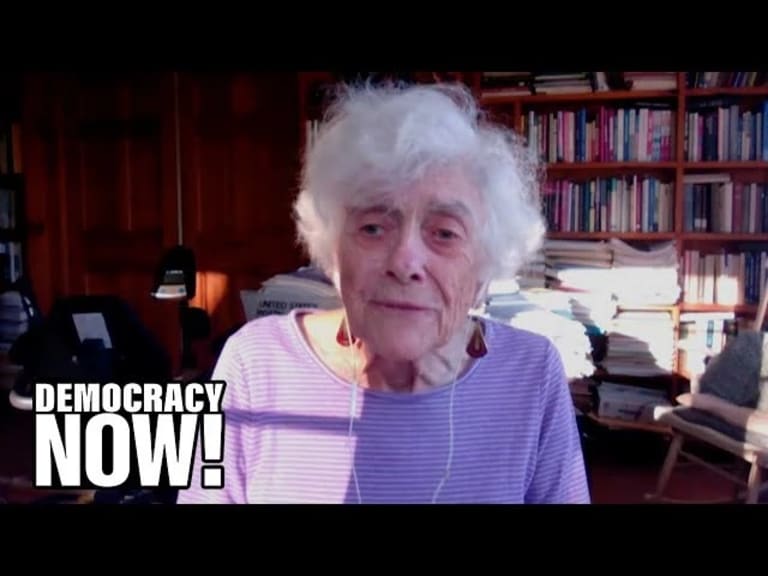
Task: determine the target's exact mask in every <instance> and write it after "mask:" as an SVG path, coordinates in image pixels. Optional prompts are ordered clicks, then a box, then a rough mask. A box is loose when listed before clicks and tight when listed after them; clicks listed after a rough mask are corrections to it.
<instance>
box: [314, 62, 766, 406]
mask: <svg viewBox="0 0 768 576" xmlns="http://www.w3.org/2000/svg"><path fill="white" fill-rule="evenodd" d="M313 74H314V76H312V75H309V74H307V75H302V81H301V82H300V85H301V90H302V100H301V101H302V130H303V132H304V134H309V133H311V131H308V129H307V126H308V123H309V122H311V120H312V119H313V118H318V117H319V114H321V111H322V106H323V104H322V98H321V97H319V96H318V92H317V91H314V92H313V89H311V88H310V86H314V88H317V87H318V86H324V87H326V88H327V87H329V86H332V85H333V83H334V82H335V81H338V80H340V79H343V78H342V77H341V76H340V75H338V74H335V73H332V72H327V73H313ZM420 74H421V76H419V73H415V74H414V76H419V77H420V78H421V79H422V80H423V79H425V78H426V81H434V80H435V79H448V80H451V81H458V82H463V83H465V84H466V85H467V86H469V87H470V88H471V89H472V91H473V93H474V94H475V95H476V96H477V98H478V99H479V101H480V103H481V104H482V106H483V108H484V109H485V110H486V111H487V113H488V114H489V115H490V117H491V118H493V119H495V120H498V121H501V122H504V123H505V124H507V125H509V126H510V127H512V128H514V129H515V130H516V131H517V132H518V133H520V134H522V135H523V136H524V137H525V138H526V139H527V141H528V143H529V145H530V146H531V147H533V148H534V150H536V151H537V152H538V153H539V156H540V158H541V159H542V160H543V161H544V163H545V167H546V171H545V173H546V184H545V194H544V197H543V204H544V205H543V209H544V211H545V214H546V216H547V220H548V225H549V233H548V237H549V238H550V239H552V240H563V241H570V240H572V241H592V242H604V243H606V244H611V243H616V242H620V243H621V244H622V245H626V246H631V247H635V248H637V249H638V250H645V251H648V250H653V249H656V248H661V247H669V246H671V247H672V248H671V250H672V252H671V257H670V258H671V260H672V262H673V264H674V284H675V288H676V289H677V291H678V292H677V293H674V292H671V293H670V296H669V298H667V299H666V300H665V299H664V298H661V300H659V299H657V301H654V302H650V303H647V304H646V305H645V306H643V305H641V304H638V303H637V302H633V303H631V304H630V305H627V306H622V305H621V300H620V306H619V308H620V309H622V308H624V309H625V310H626V311H627V312H629V313H633V314H634V313H637V312H640V311H642V310H646V311H647V312H649V313H651V314H655V315H657V316H658V314H659V313H660V311H663V313H664V314H666V315H668V319H669V321H670V322H671V323H672V325H673V334H672V342H671V345H672V347H673V350H674V352H673V355H672V358H671V363H670V364H669V365H665V368H668V370H662V371H654V370H651V371H649V372H648V373H647V374H644V373H643V372H642V370H637V369H633V370H627V372H626V373H622V370H621V369H620V368H617V369H616V370H614V371H613V372H608V373H607V374H603V375H602V376H601V377H605V378H612V377H616V378H617V379H625V380H629V381H635V380H637V379H640V380H644V379H647V380H648V381H653V382H655V383H658V382H662V383H663V384H664V385H665V386H668V387H669V391H670V397H674V396H675V395H676V394H678V393H679V392H680V391H682V389H683V388H684V387H685V386H686V385H687V383H688V381H689V379H690V378H691V377H692V375H694V374H695V373H696V372H697V370H700V369H701V366H702V362H703V358H704V357H705V356H706V354H710V355H711V354H712V353H716V351H717V349H718V347H719V346H720V347H721V346H722V345H723V344H724V342H725V337H726V336H725V335H726V334H727V333H728V332H729V331H730V330H731V329H732V328H733V327H734V326H735V325H737V324H739V323H740V322H741V321H748V320H749V319H750V318H751V317H753V316H754V314H755V312H756V307H757V303H758V302H759V299H760V295H761V291H762V290H763V289H764V288H763V287H764V286H765V281H766V273H765V269H766V264H768V83H767V81H768V73H765V72H728V73H722V72H720V73H718V72H699V73H696V72H691V73H689V72H679V71H677V72H663V73H632V72H619V73H605V72H583V73H579V72H576V73H553V72H546V73H536V72H520V73H513V72H496V73H494V72H483V71H468V72H461V73H441V74H431V75H430V73H420ZM310 93H313V99H312V105H310V104H309V97H308V96H307V95H308V94H310ZM306 141H307V137H306V136H304V137H303V138H302V142H306ZM665 254H670V252H669V251H667V252H665ZM631 260H632V256H627V261H631ZM661 274H662V272H661V269H660V268H659V269H657V270H654V271H653V273H649V274H648V276H647V277H645V278H640V279H639V280H638V283H639V284H640V285H642V284H643V283H645V282H649V281H651V280H653V279H654V278H657V277H659V276H661ZM630 317H631V316H630ZM608 338H609V339H610V334H609V335H608ZM687 339H689V340H687ZM696 339H703V340H704V341H706V344H705V346H706V349H707V351H706V353H705V352H702V353H700V355H699V356H698V357H697V358H696V359H694V358H693V356H692V354H691V353H690V352H685V351H683V350H684V349H685V346H686V345H689V346H692V344H690V341H692V340H696ZM686 341H687V342H689V343H688V344H686V343H685V342H686ZM629 349H631V346H630V348H629ZM644 352H645V351H644Z"/></svg>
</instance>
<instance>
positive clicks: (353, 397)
mask: <svg viewBox="0 0 768 576" xmlns="http://www.w3.org/2000/svg"><path fill="white" fill-rule="evenodd" d="M344 324H345V326H346V331H347V341H348V342H349V349H350V354H351V355H352V370H353V372H352V391H351V394H350V402H349V427H348V429H347V447H348V450H349V451H350V460H351V463H352V480H353V481H354V483H355V491H356V493H357V503H358V504H362V503H363V497H362V495H361V492H360V483H359V481H358V478H357V467H356V466H355V455H354V453H353V451H352V441H353V430H354V420H355V414H356V413H357V393H358V392H357V388H358V385H359V383H358V380H357V358H356V357H355V351H354V349H353V347H354V343H353V342H352V334H351V331H350V329H349V322H348V321H347V318H346V316H345V317H344ZM460 371H461V363H459V365H458V366H457V367H456V372H455V373H454V375H453V382H452V383H451V395H450V399H449V409H448V458H447V460H446V463H445V472H444V473H443V476H442V478H441V479H440V482H439V483H438V485H437V487H436V488H435V492H434V493H433V494H432V504H435V503H437V499H438V497H439V496H440V493H441V492H442V490H443V487H444V486H445V483H446V482H447V481H448V479H449V478H450V477H451V465H452V464H453V443H454V442H453V439H454V427H453V400H454V396H455V392H456V382H457V381H458V379H459V372H460Z"/></svg>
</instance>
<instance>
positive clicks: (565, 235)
mask: <svg viewBox="0 0 768 576" xmlns="http://www.w3.org/2000/svg"><path fill="white" fill-rule="evenodd" d="M547 237H549V238H552V239H557V240H608V239H610V238H620V239H622V240H672V239H674V238H675V237H676V234H675V233H674V232H548V233H547Z"/></svg>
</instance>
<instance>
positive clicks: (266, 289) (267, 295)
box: [240, 267, 341, 321]
mask: <svg viewBox="0 0 768 576" xmlns="http://www.w3.org/2000/svg"><path fill="white" fill-rule="evenodd" d="M240 300H241V302H242V304H243V310H244V312H245V318H246V320H247V321H250V320H253V319H254V318H259V317H261V316H268V315H270V314H286V313H288V312H290V311H291V310H293V309H294V308H317V309H324V310H328V309H332V308H339V307H341V298H340V297H339V293H338V291H337V290H336V288H335V286H333V284H332V283H331V282H330V281H329V280H328V278H327V277H326V276H325V275H324V274H322V273H321V272H320V271H319V270H317V269H316V268H313V267H304V268H299V269H298V270H296V271H294V272H289V273H285V274H277V275H276V276H273V277H272V278H270V279H269V280H266V281H265V282H264V283H263V284H262V285H261V288H259V289H258V290H241V291H240Z"/></svg>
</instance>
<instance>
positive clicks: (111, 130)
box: [26, 74, 179, 351]
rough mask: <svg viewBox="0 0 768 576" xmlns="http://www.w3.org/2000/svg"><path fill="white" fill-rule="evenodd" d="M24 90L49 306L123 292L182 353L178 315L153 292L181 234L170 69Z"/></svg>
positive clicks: (33, 201) (38, 258)
mask: <svg viewBox="0 0 768 576" xmlns="http://www.w3.org/2000/svg"><path fill="white" fill-rule="evenodd" d="M26 94H27V99H26V103H27V110H26V118H27V124H28V125H29V126H31V127H32V129H31V130H27V132H31V134H29V135H28V136H27V148H28V150H29V156H30V163H29V164H28V166H27V171H28V177H27V178H28V187H29V188H30V206H29V210H28V212H29V216H30V217H31V218H32V219H37V218H40V219H42V220H44V226H45V233H44V234H43V236H42V237H40V238H37V239H34V240H32V241H33V245H32V247H31V251H30V264H31V268H32V271H33V274H32V281H33V286H34V288H35V290H36V292H37V293H38V294H39V298H40V303H41V305H42V306H43V309H44V310H47V309H48V308H49V306H50V304H51V303H52V301H53V298H55V297H56V296H60V295H69V294H97V293H112V294H118V295H120V296H122V297H123V298H125V300H126V301H127V302H128V303H129V304H130V305H131V306H133V308H134V309H135V310H136V311H137V312H138V313H139V314H140V315H141V317H142V319H143V321H144V322H145V323H146V325H147V326H148V328H149V329H150V330H152V331H153V332H154V333H155V334H156V335H157V337H158V338H159V339H160V340H161V341H162V342H163V343H164V344H165V345H166V346H167V347H168V348H169V349H171V350H174V351H175V348H176V346H175V343H176V342H178V338H179V335H178V329H177V322H176V317H177V311H176V309H175V307H173V306H169V305H168V304H167V303H162V304H163V305H162V306H161V305H160V303H156V302H153V301H152V299H151V297H150V290H151V288H152V280H153V274H154V268H155V266H156V265H157V262H158V260H159V258H160V256H161V255H162V253H163V251H164V250H165V249H166V248H167V247H169V246H172V245H173V243H174V242H175V237H176V230H175V226H176V217H175V161H174V158H175V154H174V130H173V118H174V117H173V114H172V110H173V108H172V106H173V99H172V83H171V77H170V75H167V74H130V75H107V74H103V75H79V76H78V75H66V76H65V75H57V76H51V75H41V76H36V77H30V78H29V79H28V81H27V89H26ZM41 94H45V96H41Z"/></svg>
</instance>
